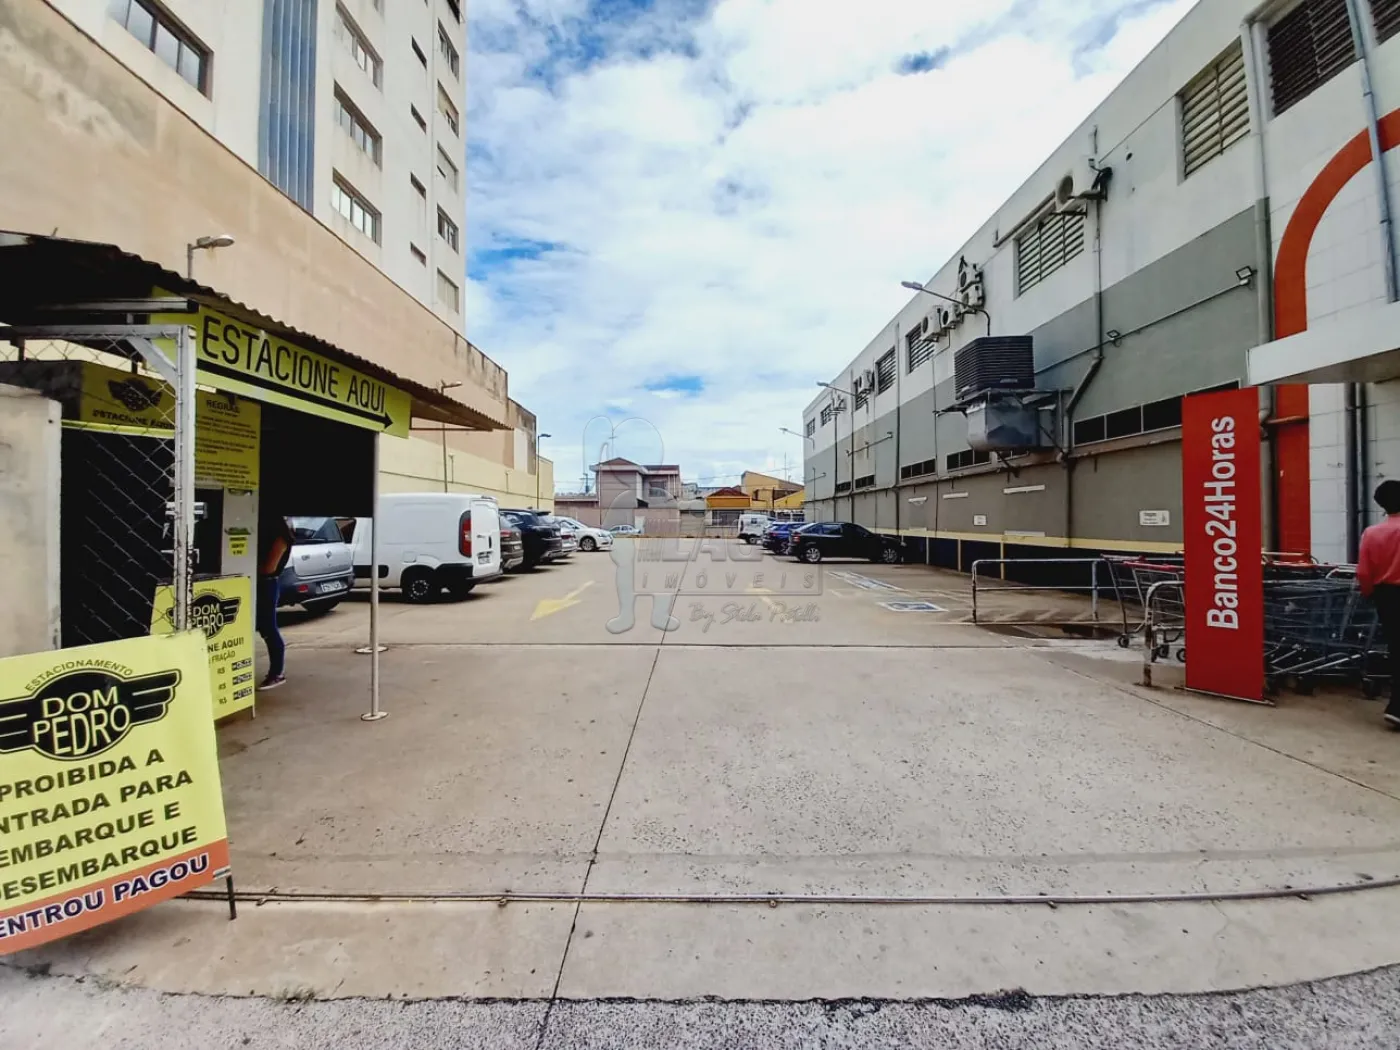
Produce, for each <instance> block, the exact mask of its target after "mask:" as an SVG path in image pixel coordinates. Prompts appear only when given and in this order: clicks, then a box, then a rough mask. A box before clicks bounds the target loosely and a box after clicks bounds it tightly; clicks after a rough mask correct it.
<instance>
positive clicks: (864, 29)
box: [466, 0, 1192, 490]
mask: <svg viewBox="0 0 1400 1050" xmlns="http://www.w3.org/2000/svg"><path fill="white" fill-rule="evenodd" d="M1191 3H1192V0H1034V2H1033V0H982V2H979V3H973V4H969V3H967V2H966V0H959V2H957V3H953V2H950V0H865V2H863V3H860V4H856V3H852V2H851V0H840V2H837V0H472V2H471V3H469V4H467V5H466V7H467V13H468V17H469V21H470V25H469V46H470V56H469V61H468V63H467V71H468V81H469V84H468V107H467V118H466V130H467V140H468V147H467V185H468V202H467V244H468V263H467V270H468V281H467V298H466V307H467V334H468V336H469V337H470V338H471V340H472V342H474V343H475V344H476V345H477V346H479V347H480V348H481V349H482V350H483V351H485V352H486V353H487V354H488V355H490V356H491V357H492V358H493V359H495V360H496V361H498V362H500V363H501V364H502V365H504V366H505V367H506V368H507V369H508V371H509V373H510V392H511V396H512V397H514V398H515V399H516V400H518V401H520V402H521V403H522V404H523V405H525V407H526V408H528V409H529V410H531V411H532V412H534V413H535V414H536V415H537V416H538V417H539V427H540V430H541V431H542V432H547V433H550V434H552V435H554V436H553V437H552V438H549V439H546V440H545V441H544V444H543V452H544V454H545V455H546V456H548V457H550V458H551V459H553V460H554V461H555V464H556V469H555V473H556V484H557V487H558V488H560V489H561V490H563V489H569V488H577V487H578V483H579V482H578V479H579V476H580V474H581V473H582V471H583V469H584V466H585V465H586V464H587V463H589V462H592V461H594V460H595V459H596V456H597V455H598V452H599V450H600V448H601V447H602V443H603V442H604V441H606V440H609V439H611V441H612V446H611V451H612V452H614V453H615V454H617V455H625V456H628V457H629V458H633V459H638V460H644V461H648V462H663V461H664V462H670V463H679V464H680V465H681V468H682V471H683V473H684V474H685V476H686V477H687V478H692V479H695V478H698V479H713V481H714V483H715V484H724V483H728V482H731V481H733V480H736V477H737V474H738V473H739V472H741V471H743V470H744V469H758V470H767V471H770V472H772V471H776V472H779V473H781V472H782V470H783V468H784V465H786V466H787V467H790V468H792V470H793V472H794V477H800V472H801V460H802V443H801V441H800V439H798V438H795V437H790V436H788V435H785V434H783V433H780V431H779V428H780V427H784V426H786V427H790V428H791V429H793V430H799V429H800V427H801V412H802V407H803V406H804V405H805V404H806V403H807V402H808V401H810V400H811V396H812V394H813V393H814V390H815V383H816V381H817V380H819V379H825V378H829V377H830V376H831V375H833V374H835V373H836V372H837V371H838V370H839V369H840V368H841V367H842V366H843V365H844V364H845V363H846V362H847V361H848V360H849V359H850V358H851V357H852V356H854V354H855V353H857V352H858V351H859V350H860V348H861V347H863V346H864V345H865V344H866V342H868V341H869V339H870V337H871V336H872V335H873V334H874V333H875V332H877V331H878V330H879V329H880V328H881V327H882V326H883V325H884V323H885V321H886V320H887V319H888V318H889V317H890V315H891V314H892V313H893V312H894V311H895V310H897V309H898V308H899V307H900V305H901V304H902V303H903V302H904V301H905V300H906V298H907V296H908V293H907V292H905V291H904V290H902V289H901V288H900V286H899V282H900V281H901V280H904V279H909V278H910V277H911V276H912V277H925V276H927V275H929V274H931V273H932V272H933V271H934V270H936V269H937V268H938V266H939V265H941V264H942V262H943V261H944V260H945V259H946V258H948V257H949V256H950V255H951V254H952V253H953V252H954V251H955V250H956V249H957V247H958V246H959V245H960V244H961V243H962V241H963V240H964V239H965V238H966V237H967V236H969V235H970V234H971V233H972V232H973V231H974V230H975V229H976V227H977V226H978V225H980V223H981V222H982V220H983V219H985V218H986V217H987V216H988V215H989V214H991V213H992V212H993V211H994V210H995V209H996V208H997V206H998V205H999V204H1000V203H1001V202H1002V200H1004V199H1005V197H1006V196H1007V195H1008V194H1009V193H1010V192H1011V191H1012V190H1013V189H1015V187H1016V186H1018V185H1019V184H1020V183H1021V182H1022V181H1023V180H1024V179H1025V178H1026V177H1027V176H1028V175H1029V174H1030V173H1031V172H1032V171H1033V170H1034V169H1035V168H1036V167H1037V166H1038V165H1039V164H1040V162H1041V161H1042V160H1043V159H1044V157H1045V155H1046V154H1048V153H1049V152H1050V150H1051V149H1053V148H1054V147H1055V146H1056V145H1057V144H1058V143H1059V142H1060V141H1062V140H1063V139H1064V137H1065V136H1066V135H1067V134H1068V133H1069V132H1070V131H1071V130H1072V129H1073V127H1074V126H1075V125H1076V124H1077V123H1078V122H1079V121H1080V120H1081V119H1083V117H1084V116H1085V115H1086V114H1087V113H1088V112H1089V110H1090V109H1092V108H1093V106H1094V105H1095V104H1096V103H1097V102H1098V101H1099V100H1100V99H1102V98H1103V96H1104V95H1106V94H1107V93H1108V91H1109V90H1110V89H1111V88H1112V86H1113V85H1114V84H1116V83H1117V82H1118V81H1119V80H1121V78H1122V76H1123V75H1124V74H1125V73H1126V72H1127V71H1128V70H1129V69H1131V68H1132V66H1133V65H1134V64H1135V63H1136V62H1137V61H1138V60H1139V59H1141V57H1142V56H1143V55H1145V54H1146V53H1147V51H1148V50H1150V48H1151V47H1152V46H1153V45H1155V44H1156V43H1157V42H1158V41H1159V40H1160V39H1161V38H1162V36H1163V35H1165V33H1166V31H1167V30H1168V29H1169V28H1170V26H1171V25H1173V24H1174V23H1175V22H1176V21H1177V20H1178V19H1179V18H1180V17H1181V15H1182V14H1183V13H1184V12H1185V11H1186V9H1187V8H1189V7H1190V6H1191ZM1026 84H1034V85H1035V90H1033V91H1027V90H1025V85H1026ZM600 417H601V418H600Z"/></svg>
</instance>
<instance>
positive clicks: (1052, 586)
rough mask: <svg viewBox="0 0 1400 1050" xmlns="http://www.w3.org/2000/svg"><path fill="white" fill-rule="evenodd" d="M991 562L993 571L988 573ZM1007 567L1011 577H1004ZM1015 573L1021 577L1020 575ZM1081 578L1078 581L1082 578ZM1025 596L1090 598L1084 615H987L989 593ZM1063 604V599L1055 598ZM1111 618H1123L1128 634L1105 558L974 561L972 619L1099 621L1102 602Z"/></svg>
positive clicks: (999, 621)
mask: <svg viewBox="0 0 1400 1050" xmlns="http://www.w3.org/2000/svg"><path fill="white" fill-rule="evenodd" d="M989 567H995V568H996V570H997V571H996V574H995V575H994V576H991V575H989V574H988V568H989ZM1008 570H1010V574H1011V577H1012V578H1011V579H1008ZM1035 576H1042V577H1044V576H1048V577H1050V579H1049V580H1048V581H1047V582H1026V580H1025V577H1035ZM1017 577H1020V578H1019V579H1018V578H1017ZM1080 581H1082V582H1080ZM989 592H990V593H992V594H998V595H1005V594H1013V595H1026V594H1036V593H1055V594H1061V595H1064V596H1065V598H1066V599H1072V598H1073V597H1075V596H1082V597H1086V598H1087V599H1088V606H1089V607H1088V616H1087V617H1086V616H1085V615H1084V614H1083V613H1082V612H1076V613H1069V614H1065V615H1057V611H1056V610H1055V609H1048V610H1045V611H1043V612H1041V613H1039V614H1037V615H1035V616H1029V617H1026V618H1023V619H1003V618H996V619H991V620H989V619H988V618H987V616H986V615H985V613H984V609H983V606H982V604H981V603H982V602H983V601H985V596H986V595H987V594H988V593H989ZM1059 604H1060V606H1061V608H1063V607H1064V605H1065V603H1064V602H1061V603H1059ZM1110 604H1111V608H1110V609H1109V610H1108V611H1109V615H1110V616H1112V622H1114V623H1121V628H1122V634H1123V635H1124V636H1127V635H1129V634H1130V633H1131V632H1130V630H1129V627H1128V613H1127V608H1126V605H1125V604H1124V602H1123V601H1122V595H1121V594H1120V593H1119V589H1118V584H1117V580H1116V578H1115V575H1114V573H1113V572H1112V571H1111V570H1110V569H1109V567H1108V565H1107V563H1106V561H1105V559H1103V558H979V559H978V560H977V561H974V562H973V563H972V622H973V623H989V622H990V623H996V624H998V625H1007V626H1055V625H1064V624H1083V623H1090V624H1094V625H1100V624H1103V623H1104V622H1105V621H1104V619H1103V613H1104V611H1105V607H1106V606H1107V605H1110Z"/></svg>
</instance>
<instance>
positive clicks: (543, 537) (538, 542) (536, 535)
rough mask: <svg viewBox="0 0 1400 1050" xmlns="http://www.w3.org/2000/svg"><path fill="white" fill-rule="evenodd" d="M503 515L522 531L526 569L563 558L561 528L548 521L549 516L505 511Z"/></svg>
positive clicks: (528, 511) (524, 511)
mask: <svg viewBox="0 0 1400 1050" xmlns="http://www.w3.org/2000/svg"><path fill="white" fill-rule="evenodd" d="M501 514H502V516H503V517H505V518H506V519H507V520H508V521H509V522H510V523H511V524H512V525H514V526H516V527H517V528H518V529H519V530H520V536H521V539H522V540H524V542H525V568H527V569H533V568H534V567H535V566H537V565H542V564H544V563H545V562H548V561H554V560H555V559H556V558H560V557H563V550H564V540H563V538H562V537H561V536H560V535H559V526H558V525H554V524H551V523H549V522H548V521H546V520H545V519H546V517H547V515H545V514H541V513H540V512H539V511H537V510H503V511H501Z"/></svg>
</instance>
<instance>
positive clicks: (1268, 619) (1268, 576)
mask: <svg viewBox="0 0 1400 1050" xmlns="http://www.w3.org/2000/svg"><path fill="white" fill-rule="evenodd" d="M1385 662H1386V661H1385V642H1384V640H1383V638H1382V635H1381V633H1380V623H1379V620H1378V619H1377V617H1376V607H1375V606H1374V605H1372V604H1371V602H1370V601H1368V600H1367V599H1365V598H1363V597H1362V596H1361V592H1360V590H1359V589H1358V588H1357V586H1356V572H1355V569H1354V568H1353V567H1351V566H1331V565H1306V564H1293V565H1287V564H1268V563H1266V564H1265V567H1264V672H1265V675H1266V679H1267V684H1268V688H1269V690H1270V691H1273V690H1275V689H1277V688H1278V687H1279V686H1280V685H1282V684H1284V683H1285V682H1288V681H1291V682H1292V683H1293V685H1294V688H1296V689H1297V690H1298V691H1299V692H1303V693H1307V692H1311V691H1312V687H1313V685H1314V684H1315V683H1316V682H1318V681H1320V680H1337V681H1342V682H1350V683H1353V684H1360V685H1361V686H1362V687H1363V688H1364V689H1365V690H1366V693H1367V695H1372V694H1373V693H1374V691H1375V690H1376V689H1377V688H1378V687H1379V686H1380V684H1381V683H1382V681H1383V680H1384V669H1385Z"/></svg>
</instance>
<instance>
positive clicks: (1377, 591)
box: [1356, 481, 1400, 729]
mask: <svg viewBox="0 0 1400 1050" xmlns="http://www.w3.org/2000/svg"><path fill="white" fill-rule="evenodd" d="M1375 498H1376V502H1377V503H1379V504H1380V507H1381V510H1383V511H1385V513H1386V519H1385V521H1383V522H1381V523H1380V524H1379V525H1372V526H1371V527H1370V528H1368V529H1367V530H1366V531H1365V532H1364V533H1362V534H1361V553H1360V555H1359V556H1358V557H1357V559H1356V583H1357V586H1359V587H1360V588H1361V593H1362V594H1364V595H1365V596H1366V597H1368V598H1370V599H1371V601H1372V602H1374V603H1375V606H1376V615H1377V616H1379V617H1380V621H1381V633H1382V634H1383V635H1384V636H1385V645H1386V649H1388V650H1389V653H1390V704H1389V706H1387V707H1386V709H1385V720H1386V721H1387V722H1389V723H1390V725H1391V727H1392V728H1395V729H1400V481H1382V482H1381V483H1380V485H1378V486H1377V487H1376V497H1375Z"/></svg>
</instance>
